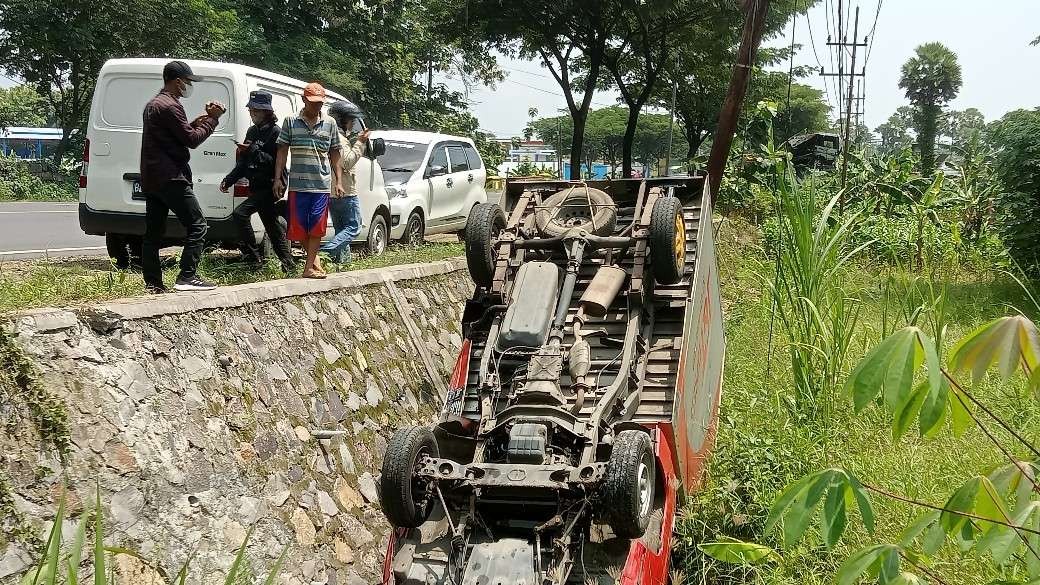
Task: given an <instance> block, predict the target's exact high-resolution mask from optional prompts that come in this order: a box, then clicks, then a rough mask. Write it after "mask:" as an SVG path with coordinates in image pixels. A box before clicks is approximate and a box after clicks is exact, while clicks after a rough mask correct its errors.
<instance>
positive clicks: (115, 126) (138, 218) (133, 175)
mask: <svg viewBox="0 0 1040 585" xmlns="http://www.w3.org/2000/svg"><path fill="white" fill-rule="evenodd" d="M168 61H169V59H112V60H110V61H108V62H106V63H105V65H104V66H103V67H102V68H101V73H100V75H99V76H98V81H97V86H96V89H95V91H94V99H93V102H92V104H91V108H90V119H89V122H88V124H87V142H86V146H85V147H84V152H83V170H82V173H81V176H80V185H79V186H80V190H79V221H80V227H81V228H82V229H83V231H84V232H86V233H88V234H92V235H103V236H105V237H106V240H107V241H108V244H109V252H110V253H111V254H119V253H122V254H124V255H125V254H126V248H127V244H129V245H130V247H131V248H133V247H135V246H140V241H141V236H142V235H143V234H144V226H145V221H144V216H145V196H144V194H142V193H141V187H140V157H141V154H140V153H141V122H142V113H143V112H144V105H145V103H146V102H148V100H150V99H152V97H154V96H155V95H156V94H157V93H159V90H161V89H162V85H163V82H162V69H163V66H164V65H166V63H167V62H168ZM187 63H188V64H190V65H191V68H192V70H193V71H194V72H195V74H196V75H200V76H202V77H203V79H202V81H197V82H195V84H194V87H195V91H194V93H193V94H192V96H191V97H190V98H186V99H183V100H181V101H182V103H183V104H184V110H185V113H186V114H187V116H188V119H189V120H191V119H192V118H194V117H195V116H196V115H198V113H199V112H201V111H202V109H203V105H204V104H205V103H206V102H208V101H210V100H216V101H219V102H221V103H224V104H226V105H227V113H226V114H224V115H223V116H221V118H220V124H219V125H218V126H217V129H216V130H215V131H214V132H213V134H212V135H211V136H210V137H209V138H207V139H206V141H205V142H203V143H202V144H201V145H200V146H199V147H198V148H197V149H195V150H192V151H191V169H192V174H193V175H194V178H195V183H194V184H193V185H192V187H193V189H194V191H195V196H196V197H197V198H198V201H199V206H200V207H201V208H202V212H203V214H204V215H205V216H206V220H207V221H208V222H209V232H208V233H207V234H206V237H207V239H208V240H210V241H214V242H217V243H220V244H223V245H226V246H229V247H235V246H236V245H237V243H238V233H237V231H236V230H235V226H234V222H233V221H232V217H231V213H232V211H234V209H235V208H236V207H237V206H238V205H239V203H241V202H242V201H244V199H243V198H244V197H247V196H248V195H249V190H248V183H247V182H246V181H245V180H243V181H242V182H240V184H238V185H235V188H234V189H232V190H231V192H229V193H221V192H220V182H221V180H222V179H223V178H224V177H225V176H226V175H227V174H228V172H229V171H231V169H232V167H233V166H234V164H235V143H236V142H241V141H242V140H244V139H245V135H246V130H247V129H248V128H249V126H250V125H251V123H252V122H251V121H250V119H249V114H248V112H247V111H246V108H245V105H246V102H248V101H249V93H250V92H252V91H256V90H260V89H262V90H265V91H269V92H271V93H272V94H273V99H272V105H273V106H274V111H275V114H277V115H278V118H279V119H284V118H285V117H286V116H290V115H293V114H295V113H297V112H299V111H300V109H301V108H302V107H303V101H302V99H303V98H302V97H301V94H302V93H303V87H304V86H305V85H306V83H305V82H303V81H300V80H298V79H292V78H290V77H285V76H284V75H278V74H276V73H271V72H269V71H263V70H260V69H256V68H253V67H247V66H245V65H236V64H232V63H217V62H212V61H190V60H189V61H187ZM328 96H329V101H330V103H332V102H334V101H338V100H341V99H343V97H342V96H340V95H338V94H336V93H333V92H329V93H328ZM356 176H357V186H358V194H359V196H360V201H359V202H360V204H361V212H362V224H363V225H362V227H361V233H360V234H359V235H358V238H357V240H355V241H356V242H358V243H362V244H365V245H367V246H368V247H369V249H370V250H371V251H372V252H373V253H376V254H378V253H381V252H382V251H383V250H385V249H386V246H387V244H388V243H389V234H390V230H389V228H390V205H389V201H388V199H387V195H386V191H385V190H384V189H383V173H382V172H381V171H380V169H379V163H378V162H377V161H375V160H370V159H368V158H363V159H361V160H360V161H359V162H358V165H357V167H356ZM290 188H292V186H291V185H290ZM252 223H253V230H254V232H255V235H256V236H257V241H261V239H262V238H264V228H263V224H262V223H261V222H260V218H259V217H258V216H257V215H254V216H253V218H252ZM333 231H334V230H333V229H332V224H331V221H330V222H329V226H328V228H327V230H326V237H331V236H332V235H333ZM184 233H185V232H184V228H183V227H182V226H181V224H180V222H179V221H177V219H176V218H175V217H174V216H173V215H172V214H171V215H170V217H169V219H168V220H167V227H166V236H167V238H168V240H169V242H170V243H176V242H177V241H178V239H182V238H183V237H184ZM117 260H119V258H118V257H117Z"/></svg>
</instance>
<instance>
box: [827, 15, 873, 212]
mask: <svg viewBox="0 0 1040 585" xmlns="http://www.w3.org/2000/svg"><path fill="white" fill-rule="evenodd" d="M838 9H839V12H840V10H841V4H840V3H839V4H838ZM838 20H839V22H838V25H839V26H842V22H841V15H840V14H839V19H838ZM842 34H844V33H842ZM839 38H840V40H839V41H838V42H836V43H835V42H828V43H827V45H829V46H835V47H838V73H825V72H822V71H821V72H820V75H821V76H823V77H838V79H839V81H840V82H841V83H840V84H839V88H838V89H839V92H843V91H845V86H844V85H843V84H844V80H845V77H848V78H849V86H848V93H847V95H844V96H842V94H840V93H839V100H840V101H841V102H842V104H841V105H842V111H840V112H839V115H840V116H841V120H842V123H841V126H843V127H842V128H839V131H840V132H841V134H842V145H841V147H842V165H841V188H842V189H844V188H845V185H846V182H847V180H848V166H849V158H848V156H847V154H848V148H849V136H850V131H851V129H852V128H851V127H852V110H853V108H854V107H856V106H855V105H854V104H855V103H856V100H855V99H854V97H853V96H854V93H853V92H854V90H855V87H856V78H857V77H863V76H865V75H866V71H856V54H857V50H858V49H859V48H860V47H866V46H867V43H866V42H863V43H861V42H859V7H858V6H857V7H856V18H855V24H854V27H853V31H852V42H851V43H849V42H846V41H845V38H844V37H839ZM848 47H852V65H851V67H850V68H849V71H848V73H846V72H845V66H844V63H845V50H846V48H848ZM838 211H839V213H841V212H844V211H845V196H844V194H843V195H842V196H841V198H840V199H839V200H838Z"/></svg>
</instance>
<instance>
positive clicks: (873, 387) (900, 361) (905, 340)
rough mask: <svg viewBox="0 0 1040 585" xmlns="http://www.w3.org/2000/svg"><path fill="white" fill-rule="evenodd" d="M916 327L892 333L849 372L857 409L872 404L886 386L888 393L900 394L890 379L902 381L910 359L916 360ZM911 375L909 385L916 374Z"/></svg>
mask: <svg viewBox="0 0 1040 585" xmlns="http://www.w3.org/2000/svg"><path fill="white" fill-rule="evenodd" d="M914 329H915V328H914V327H907V328H905V329H901V330H899V331H896V332H895V333H893V334H892V335H889V336H888V337H887V338H885V339H884V340H883V341H882V342H881V343H879V344H878V345H877V346H876V347H874V349H872V350H870V352H869V353H868V354H867V355H866V357H864V358H863V361H861V362H860V363H859V364H858V365H857V366H856V368H855V369H854V370H853V371H852V374H850V375H849V379H848V382H847V383H846V388H848V389H849V390H850V391H851V392H852V402H853V406H854V408H855V410H856V412H859V411H860V410H863V408H864V407H866V406H867V405H868V404H870V402H871V401H872V400H874V398H875V397H876V396H877V395H878V392H880V391H881V390H882V389H885V392H886V396H887V395H888V394H889V393H892V394H893V395H898V391H897V389H896V388H892V389H890V388H889V386H890V383H891V384H895V385H898V384H900V383H902V382H904V380H903V378H904V375H903V374H904V372H905V370H906V366H907V364H908V363H909V364H913V353H914V352H913V343H914ZM892 370H896V374H895V375H892V373H891V372H892ZM911 374H912V372H911ZM910 378H911V379H910V380H905V381H906V383H907V384H908V385H909V383H910V382H911V381H912V376H911V377H910ZM890 381H891V382H890ZM908 389H909V387H908V388H907V390H908ZM886 400H887V398H886ZM897 405H898V404H897ZM894 409H895V407H894V406H893V407H892V410H894Z"/></svg>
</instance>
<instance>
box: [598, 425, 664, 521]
mask: <svg viewBox="0 0 1040 585" xmlns="http://www.w3.org/2000/svg"><path fill="white" fill-rule="evenodd" d="M656 465H657V458H656V457H654V452H653V446H652V445H651V443H650V436H649V435H647V434H646V433H644V432H643V431H636V430H629V431H621V432H620V433H618V435H617V437H615V438H614V445H613V446H612V448H611V450H610V459H609V460H608V461H607V471H606V473H605V474H604V475H603V484H602V486H601V487H600V498H601V501H602V504H603V515H604V517H605V518H604V519H605V520H606V521H607V524H608V525H610V528H611V530H613V531H614V534H616V535H618V536H619V537H621V538H639V537H640V536H642V535H643V533H644V532H646V527H647V525H649V524H650V514H651V512H652V511H653V506H654V504H653V502H654V490H655V488H656V475H657V469H656Z"/></svg>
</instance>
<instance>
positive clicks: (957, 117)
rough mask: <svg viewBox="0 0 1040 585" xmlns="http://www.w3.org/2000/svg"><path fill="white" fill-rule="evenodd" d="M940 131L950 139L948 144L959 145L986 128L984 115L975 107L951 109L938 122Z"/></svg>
mask: <svg viewBox="0 0 1040 585" xmlns="http://www.w3.org/2000/svg"><path fill="white" fill-rule="evenodd" d="M939 127H940V133H941V134H942V135H943V136H945V137H947V138H949V139H950V146H952V147H960V146H964V145H965V144H967V143H968V142H970V141H971V140H972V139H973V138H975V137H976V136H978V135H980V134H981V133H982V131H983V130H984V129H985V128H986V117H985V116H983V115H982V112H980V111H978V110H977V109H975V108H968V109H966V110H964V111H959V110H951V111H949V112H947V113H946V114H945V115H944V116H943V117H942V120H941V122H940V125H939Z"/></svg>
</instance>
